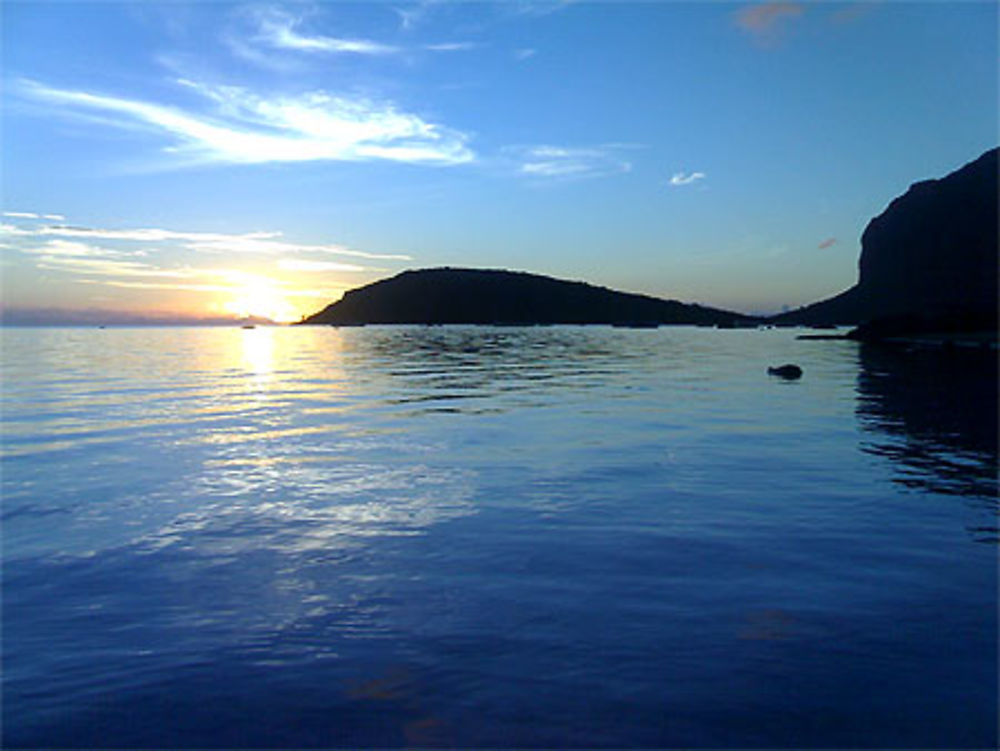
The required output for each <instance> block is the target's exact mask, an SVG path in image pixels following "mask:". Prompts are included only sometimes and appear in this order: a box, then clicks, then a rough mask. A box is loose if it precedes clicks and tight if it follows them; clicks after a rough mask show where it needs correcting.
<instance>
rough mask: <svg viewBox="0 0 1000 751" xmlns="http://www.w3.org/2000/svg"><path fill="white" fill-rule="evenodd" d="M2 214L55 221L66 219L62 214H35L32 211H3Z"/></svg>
mask: <svg viewBox="0 0 1000 751" xmlns="http://www.w3.org/2000/svg"><path fill="white" fill-rule="evenodd" d="M3 216H6V217H10V218H11V219H51V220H54V221H57V222H61V221H64V220H65V219H66V217H64V216H63V215H62V214H37V213H35V212H34V211H4V212H3Z"/></svg>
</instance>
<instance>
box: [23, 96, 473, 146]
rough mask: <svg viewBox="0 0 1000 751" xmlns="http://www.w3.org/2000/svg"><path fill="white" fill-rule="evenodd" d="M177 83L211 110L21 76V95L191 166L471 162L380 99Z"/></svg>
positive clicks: (439, 134)
mask: <svg viewBox="0 0 1000 751" xmlns="http://www.w3.org/2000/svg"><path fill="white" fill-rule="evenodd" d="M178 83H180V84H182V85H183V86H185V87H186V88H188V89H190V90H192V91H194V92H196V93H197V94H199V95H200V96H201V97H203V98H204V99H207V100H208V101H209V102H211V103H212V104H213V105H214V108H215V110H214V112H213V113H212V114H211V115H206V114H200V113H192V112H188V111H185V110H183V109H180V108H178V107H174V106H166V105H160V104H154V103H150V102H144V101H140V100H134V99H126V98H123V97H116V96H108V95H104V94H95V93H91V92H87V91H74V90H69V89H57V88H52V87H49V86H46V85H44V84H41V83H37V82H32V81H22V82H21V84H20V90H21V91H22V92H23V93H24V94H26V95H27V96H29V97H31V98H33V99H36V100H38V101H41V102H44V103H46V104H48V105H50V106H51V107H52V108H53V109H54V110H55V111H56V112H57V113H58V114H67V115H73V114H76V115H79V114H87V113H94V112H98V113H101V114H103V115H105V116H111V117H112V121H113V122H114V124H115V125H117V126H118V127H122V128H128V129H133V130H134V129H141V130H147V131H149V130H152V131H153V132H156V133H159V134H161V135H164V136H167V137H169V138H170V139H171V140H172V141H173V142H174V143H173V145H171V146H169V147H168V148H166V149H165V150H166V151H167V152H168V153H171V154H174V155H178V156H180V157H182V158H183V159H185V160H186V161H187V162H188V163H194V164H206V163H208V164H212V163H215V164H263V163H268V162H307V161H373V160H385V161H395V162H407V163H412V164H428V165H455V164H463V163H468V162H471V161H474V159H475V154H474V153H473V152H472V151H471V150H470V149H469V148H468V147H467V146H466V141H467V136H466V135H465V134H463V133H461V132H460V131H457V130H454V129H451V128H447V127H444V126H441V125H437V124H434V123H430V122H427V121H425V120H423V119H422V118H420V117H419V116H417V115H414V114H410V113H407V112H402V111H400V110H399V109H398V108H397V107H396V106H395V105H393V104H392V103H387V102H376V101H373V100H369V99H363V98H347V97H340V96H335V95H332V94H329V93H326V92H323V91H315V92H311V93H307V94H301V95H297V96H276V97H272V98H266V97H262V96H259V95H257V94H254V93H252V92H250V91H247V90H246V89H244V88H241V87H237V86H212V85H209V84H203V83H197V82H194V81H190V80H180V81H178Z"/></svg>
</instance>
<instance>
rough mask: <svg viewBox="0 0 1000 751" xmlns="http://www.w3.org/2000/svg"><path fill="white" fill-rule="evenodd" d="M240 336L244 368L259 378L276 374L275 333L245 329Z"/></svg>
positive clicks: (264, 329) (267, 330)
mask: <svg viewBox="0 0 1000 751" xmlns="http://www.w3.org/2000/svg"><path fill="white" fill-rule="evenodd" d="M240 334H241V336H240V342H241V344H242V349H241V354H242V359H241V362H242V366H243V368H244V369H246V370H248V371H250V372H252V373H254V374H255V375H258V376H269V375H271V374H272V373H273V372H274V331H272V330H271V329H270V328H259V329H243V330H242V331H240Z"/></svg>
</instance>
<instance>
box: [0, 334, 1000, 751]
mask: <svg viewBox="0 0 1000 751" xmlns="http://www.w3.org/2000/svg"><path fill="white" fill-rule="evenodd" d="M801 333H803V332H802V331H799V330H796V329H783V328H778V329H763V330H740V329H736V330H718V329H712V328H695V327H690V328H688V327H661V328H658V329H619V328H611V327H602V326H590V327H587V326H580V327H574V326H551V327H524V328H518V327H472V326H468V327H466V326H365V327H353V328H334V327H303V326H294V327H257V328H254V329H241V328H110V327H109V328H107V329H97V328H65V329H57V328H34V329H29V328H6V329H3V330H2V331H0V337H2V338H0V343H2V382H0V384H2V428H3V430H2V464H0V467H2V475H0V477H2V524H3V526H2V555H3V566H2V625H3V631H2V658H3V675H2V689H3V697H2V698H3V715H2V745H3V747H4V748H19V747H23V748H42V747H44V748H137V749H141V748H178V749H180V748H213V749H214V748H234V749H235V748H373V747H378V748H388V747H404V746H408V747H423V748H427V747H449V748H680V747H684V748H692V747H694V748H751V747H755V748H821V747H822V748H829V747H838V748H861V747H866V748H872V747H880V748H934V747H937V748H990V747H995V746H996V744H997V740H998V738H997V699H998V692H997V678H998V669H997V658H998V655H997V620H998V617H997V612H998V607H997V606H998V595H997V563H998V549H1000V548H998V529H997V526H998V496H997V488H998V485H997V468H998V461H997V456H998V454H997V358H996V352H995V351H985V352H984V351H981V350H976V349H965V348H961V347H956V348H951V349H943V348H939V349H919V348H918V349H911V348H906V347H878V346H873V345H864V344H859V343H857V342H853V341H804V340H799V339H797V338H796V336H797V335H798V334H801ZM783 363H796V364H798V365H799V366H801V367H802V369H803V371H804V373H803V375H802V377H801V379H798V380H791V381H789V380H784V379H781V378H777V377H775V376H772V375H768V373H767V368H768V367H769V366H774V365H780V364H783Z"/></svg>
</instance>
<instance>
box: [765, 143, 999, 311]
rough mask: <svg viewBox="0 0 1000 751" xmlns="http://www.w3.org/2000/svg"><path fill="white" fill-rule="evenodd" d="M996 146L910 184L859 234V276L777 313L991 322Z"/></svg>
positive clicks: (994, 271)
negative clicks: (938, 175)
mask: <svg viewBox="0 0 1000 751" xmlns="http://www.w3.org/2000/svg"><path fill="white" fill-rule="evenodd" d="M997 154H998V150H997V149H991V150H990V151H987V152H986V153H985V154H983V155H982V156H981V157H979V158H978V159H976V160H975V161H973V162H970V163H969V164H967V165H965V166H964V167H962V168H961V169H959V170H957V171H955V172H953V173H951V174H950V175H947V176H946V177H943V178H941V179H938V180H925V181H923V182H918V183H915V184H914V185H912V186H910V189H909V190H908V191H907V192H906V193H905V194H903V195H902V196H900V197H898V198H896V199H895V200H894V201H892V203H890V204H889V206H888V207H887V208H886V210H885V211H883V212H882V213H881V214H880V215H879V216H877V217H875V218H874V219H872V220H871V222H869V223H868V226H867V227H866V228H865V231H864V233H863V234H862V236H861V258H860V260H859V263H858V271H859V274H858V283H857V284H856V285H855V286H854V287H852V288H851V289H849V290H847V291H845V292H842V293H841V294H839V295H837V296H835V297H832V298H830V299H828V300H823V301H822V302H818V303H814V304H812V305H808V306H806V307H804V308H800V309H798V310H794V311H791V312H789V313H784V314H782V315H780V316H777V317H776V318H775V321H776V322H779V323H791V324H810V325H815V324H858V323H864V322H866V321H871V320H874V319H880V318H887V317H896V316H911V317H920V318H923V319H925V320H927V321H932V320H934V319H937V320H939V321H945V320H948V321H956V322H967V323H968V325H973V326H976V327H983V326H988V327H992V328H995V327H996V318H997V266H998V263H997V261H998V248H997V227H998V221H1000V219H998V210H997V201H998V194H997V182H998V179H997V169H998V167H997Z"/></svg>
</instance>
